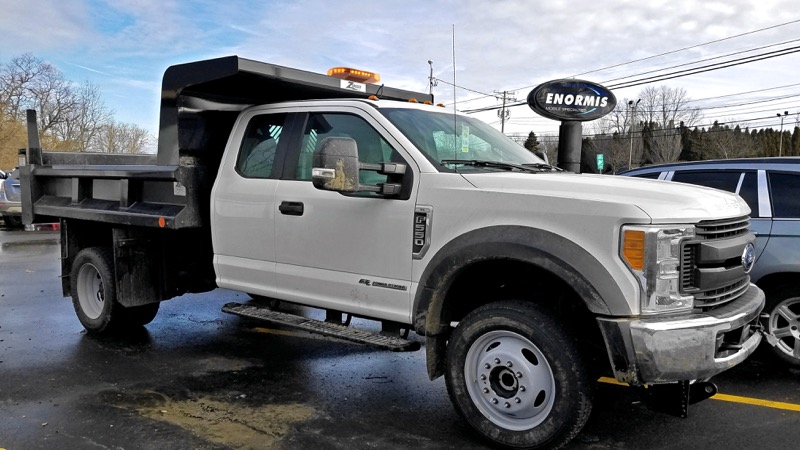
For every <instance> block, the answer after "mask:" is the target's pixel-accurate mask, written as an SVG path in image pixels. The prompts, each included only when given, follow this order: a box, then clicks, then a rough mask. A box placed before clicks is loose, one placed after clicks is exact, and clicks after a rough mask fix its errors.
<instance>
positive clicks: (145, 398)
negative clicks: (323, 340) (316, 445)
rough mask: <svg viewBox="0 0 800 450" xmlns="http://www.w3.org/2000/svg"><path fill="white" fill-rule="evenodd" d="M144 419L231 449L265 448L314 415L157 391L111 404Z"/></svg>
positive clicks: (296, 408) (295, 408)
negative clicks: (169, 395)
mask: <svg viewBox="0 0 800 450" xmlns="http://www.w3.org/2000/svg"><path fill="white" fill-rule="evenodd" d="M115 403H117V404H118V406H121V407H124V408H126V409H131V410H134V411H136V412H138V413H139V414H141V415H142V416H144V417H148V418H150V419H154V420H158V421H162V422H167V423H169V424H172V425H175V426H178V427H181V428H183V429H185V430H187V431H189V432H191V433H192V434H194V435H195V436H197V437H200V438H202V439H205V440H207V441H209V442H212V443H215V444H221V445H224V446H226V447H230V448H235V449H269V448H273V447H274V446H275V445H276V444H277V443H278V442H280V440H281V439H283V438H284V437H285V436H286V435H287V434H288V433H289V432H290V431H291V429H292V427H293V426H294V425H295V424H298V423H302V422H305V421H307V420H309V419H311V418H312V417H314V415H315V414H316V411H315V410H314V408H311V407H309V406H307V405H303V404H277V405H264V406H252V405H247V404H245V403H244V401H243V402H242V403H238V402H228V401H221V400H218V399H214V398H208V397H200V398H193V399H188V400H186V399H182V400H176V399H172V398H170V397H168V396H167V395H164V394H161V393H158V392H144V393H140V394H130V393H128V394H125V395H124V397H123V398H118V399H117V401H116V402H115Z"/></svg>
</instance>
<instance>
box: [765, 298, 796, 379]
mask: <svg viewBox="0 0 800 450" xmlns="http://www.w3.org/2000/svg"><path fill="white" fill-rule="evenodd" d="M765 310H766V312H767V313H768V314H769V319H768V320H767V332H769V334H771V335H773V336H775V337H776V338H777V339H778V344H777V345H776V346H775V347H770V349H771V350H772V353H773V354H774V355H775V356H776V357H777V358H778V359H780V360H781V361H783V362H786V363H788V364H791V365H793V366H797V367H800V291H798V289H797V288H791V287H785V288H783V289H780V290H778V291H776V292H774V293H771V294H770V295H769V296H768V298H767V306H766V308H765Z"/></svg>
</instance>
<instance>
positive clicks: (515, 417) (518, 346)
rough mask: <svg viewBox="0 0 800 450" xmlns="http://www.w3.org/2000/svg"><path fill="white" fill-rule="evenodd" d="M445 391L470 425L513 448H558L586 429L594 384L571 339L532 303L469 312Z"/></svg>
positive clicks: (451, 349) (455, 339) (452, 351)
mask: <svg viewBox="0 0 800 450" xmlns="http://www.w3.org/2000/svg"><path fill="white" fill-rule="evenodd" d="M446 383H447V391H448V393H449V395H450V399H451V401H452V402H453V404H454V405H455V407H456V410H457V411H458V412H459V413H460V414H461V416H462V417H464V419H466V420H467V422H469V424H470V425H471V426H472V427H473V428H475V430H477V431H478V432H479V433H480V434H481V435H483V436H484V437H485V438H488V439H490V440H491V441H493V442H495V443H497V444H500V445H503V446H506V447H510V448H531V449H532V448H557V447H560V446H561V445H563V444H565V443H566V442H568V441H569V440H570V439H572V438H573V437H574V436H575V435H577V434H578V432H579V431H580V430H581V428H583V426H584V424H585V423H586V421H587V420H588V418H589V413H590V412H591V408H592V383H591V380H590V377H589V376H588V371H587V369H586V367H585V366H584V364H583V361H582V359H581V355H580V352H579V351H578V348H577V346H576V344H575V342H574V341H573V339H572V338H571V337H570V336H569V335H568V334H567V333H566V332H565V331H564V330H563V328H562V327H561V326H559V325H558V323H557V322H556V321H555V320H553V319H552V318H551V316H550V315H549V314H548V313H547V312H545V311H544V310H542V309H541V308H539V307H537V306H536V305H533V304H530V303H526V302H519V301H503V302H497V303H491V304H488V305H485V306H483V307H481V308H478V309H476V310H475V311H473V312H471V313H470V314H468V315H467V316H466V317H465V318H464V319H463V320H462V321H461V322H460V323H459V325H458V327H456V329H455V331H454V332H453V335H452V337H451V339H450V342H449V343H448V347H447V371H446Z"/></svg>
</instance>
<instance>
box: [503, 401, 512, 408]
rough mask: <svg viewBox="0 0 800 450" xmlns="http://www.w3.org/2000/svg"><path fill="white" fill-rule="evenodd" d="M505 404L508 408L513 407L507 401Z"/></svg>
mask: <svg viewBox="0 0 800 450" xmlns="http://www.w3.org/2000/svg"><path fill="white" fill-rule="evenodd" d="M503 406H505V407H506V408H511V403H508V402H506V404H505V405H503Z"/></svg>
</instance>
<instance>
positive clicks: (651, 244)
mask: <svg viewBox="0 0 800 450" xmlns="http://www.w3.org/2000/svg"><path fill="white" fill-rule="evenodd" d="M693 237H694V226H693V225H659V226H656V225H652V226H624V227H622V245H621V248H620V257H621V258H622V260H623V261H625V264H626V265H627V266H628V268H630V269H631V271H632V272H633V274H634V275H635V276H636V278H637V279H638V280H639V285H640V286H641V288H642V294H641V296H640V299H641V302H640V303H641V305H640V306H641V313H642V314H658V313H666V312H678V311H685V310H690V309H692V308H693V307H694V297H693V296H691V295H682V294H681V293H680V275H681V274H680V269H681V267H680V266H681V242H682V241H683V240H685V239H689V238H693Z"/></svg>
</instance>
